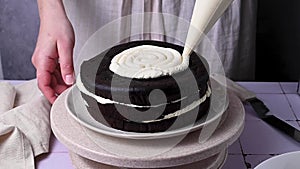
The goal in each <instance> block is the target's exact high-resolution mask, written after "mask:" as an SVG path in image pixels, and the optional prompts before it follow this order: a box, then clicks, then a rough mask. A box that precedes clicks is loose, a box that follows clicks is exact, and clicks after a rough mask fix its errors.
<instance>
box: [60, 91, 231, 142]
mask: <svg viewBox="0 0 300 169" xmlns="http://www.w3.org/2000/svg"><path fill="white" fill-rule="evenodd" d="M67 92H68V93H67V96H66V100H65V101H66V102H65V104H66V108H67V111H68V112H69V114H70V115H71V116H72V117H73V118H74V119H75V120H76V121H77V122H79V123H80V124H82V125H84V126H85V127H87V128H89V129H91V130H93V131H95V132H98V133H101V134H105V135H109V136H113V137H120V138H127V139H158V138H168V137H174V136H179V135H183V134H187V133H188V132H191V131H195V130H197V129H200V128H202V127H203V126H205V125H208V124H212V123H213V122H216V123H219V122H220V118H221V116H222V115H223V113H224V111H225V110H226V109H227V107H228V104H229V100H228V97H224V93H226V90H225V88H224V87H221V86H220V85H212V93H213V94H212V96H213V97H212V98H211V104H212V105H214V106H210V110H209V114H208V116H207V117H206V118H202V119H200V120H198V121H197V122H196V123H195V125H193V126H188V127H183V128H179V129H176V130H168V131H164V132H156V133H137V132H127V131H122V130H117V129H114V128H111V127H108V126H106V125H104V124H101V123H99V122H97V121H96V120H94V119H93V117H92V116H91V115H90V114H89V113H88V110H87V108H86V107H85V104H84V102H85V101H84V100H83V98H82V97H81V94H80V91H79V89H78V88H77V87H76V85H74V86H72V88H71V89H70V90H68V91H67ZM225 96H226V94H225ZM213 98H218V99H213ZM220 98H224V99H223V101H220V100H222V99H220ZM214 100H215V103H213V102H214ZM216 105H218V106H216Z"/></svg>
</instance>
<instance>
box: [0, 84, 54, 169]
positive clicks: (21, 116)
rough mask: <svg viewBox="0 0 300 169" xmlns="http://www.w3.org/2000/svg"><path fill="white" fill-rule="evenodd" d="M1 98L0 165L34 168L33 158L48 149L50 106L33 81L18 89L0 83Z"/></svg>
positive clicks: (20, 168)
mask: <svg viewBox="0 0 300 169" xmlns="http://www.w3.org/2000/svg"><path fill="white" fill-rule="evenodd" d="M0 96H1V100H2V101H1V102H0V110H6V111H5V112H0V166H1V168H6V169H10V168H11V169H16V168H18V169H34V168H35V165H34V157H35V156H37V155H39V154H42V153H46V152H48V150H49V140H50V134H51V128H50V121H49V114H50V103H49V102H48V101H47V100H46V98H45V97H44V96H43V95H42V94H41V93H40V92H39V89H38V88H37V83H36V80H35V79H33V80H30V81H27V82H25V83H23V84H21V85H17V86H12V85H11V84H9V83H7V82H0ZM8 103H9V104H8ZM9 105H10V109H9ZM11 105H12V106H11Z"/></svg>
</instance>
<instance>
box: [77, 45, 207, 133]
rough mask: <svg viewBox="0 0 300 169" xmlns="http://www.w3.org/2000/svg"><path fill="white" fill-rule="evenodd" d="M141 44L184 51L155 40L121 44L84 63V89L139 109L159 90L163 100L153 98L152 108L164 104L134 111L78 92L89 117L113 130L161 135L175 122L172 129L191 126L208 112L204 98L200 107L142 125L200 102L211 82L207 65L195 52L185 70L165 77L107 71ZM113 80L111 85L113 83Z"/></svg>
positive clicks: (132, 108)
mask: <svg viewBox="0 0 300 169" xmlns="http://www.w3.org/2000/svg"><path fill="white" fill-rule="evenodd" d="M140 45H155V46H160V47H169V48H173V49H175V50H177V51H179V52H180V53H182V50H183V47H181V46H178V45H174V44H170V43H166V42H158V41H134V42H129V43H125V44H121V45H118V46H115V47H113V48H111V49H109V50H107V51H105V52H103V53H101V54H99V55H98V56H96V57H94V58H92V59H90V60H88V61H85V62H84V63H83V64H82V65H81V70H80V75H81V80H82V82H83V84H84V86H85V88H86V89H87V90H89V91H90V92H91V93H94V94H95V95H98V96H100V97H103V98H107V99H110V100H113V101H116V102H119V103H126V104H133V105H139V106H149V105H151V104H150V101H149V94H150V93H151V92H152V91H153V90H154V89H159V90H161V91H163V93H164V95H165V97H166V99H163V98H161V97H156V98H155V99H154V101H155V103H154V104H153V105H156V104H165V105H164V106H158V107H155V108H153V107H151V108H147V107H146V108H134V107H130V106H126V105H116V104H101V103H97V101H96V100H95V99H94V98H92V97H90V96H87V95H85V94H84V93H81V94H82V96H83V98H84V99H85V101H86V102H87V103H88V106H87V108H88V111H89V113H90V114H91V116H92V117H93V118H94V119H95V120H97V121H98V122H100V123H103V124H106V125H108V126H111V127H113V128H116V129H120V130H125V131H133V132H162V131H165V130H168V129H169V128H170V127H171V126H172V125H173V124H174V122H175V125H174V126H172V128H179V127H183V126H186V125H188V124H193V123H194V122H195V120H197V119H199V118H201V117H202V116H204V115H205V114H206V113H207V111H208V109H209V105H210V98H207V100H205V101H204V102H203V103H202V104H201V105H200V106H197V107H196V108H194V109H193V110H191V111H189V112H187V113H185V114H183V115H180V116H179V117H173V118H169V119H164V120H160V121H155V122H147V123H145V122H143V121H149V120H155V119H162V118H163V117H164V116H165V115H168V114H170V113H173V112H176V111H177V110H180V109H182V108H184V107H186V106H187V105H190V104H191V103H192V102H194V101H196V100H199V98H201V97H203V96H204V95H205V94H206V91H207V90H208V86H209V85H210V83H209V75H208V71H207V70H206V68H207V67H208V66H207V63H206V62H205V61H203V59H201V57H199V56H197V55H196V53H192V54H191V56H190V63H189V69H188V70H185V71H182V72H179V73H176V74H174V75H172V76H168V75H167V76H162V77H159V78H152V79H130V78H126V77H121V76H119V75H116V74H114V73H113V72H112V71H110V70H109V65H110V62H111V60H112V58H113V57H114V56H115V55H117V54H118V53H120V52H122V51H124V50H126V49H129V48H131V47H135V46H140ZM202 61H203V62H202ZM112 79H113V81H114V83H112ZM191 81H194V82H195V83H196V85H195V86H193V87H192V86H191ZM112 95H113V97H112ZM184 97H187V99H184V100H180V99H182V98H184ZM128 98H129V99H128ZM152 101H153V100H152ZM174 101H176V102H174ZM152 103H153V102H152ZM162 108H163V109H162ZM161 110H162V111H161ZM119 111H120V112H119ZM133 119H134V120H133ZM178 120H179V121H178Z"/></svg>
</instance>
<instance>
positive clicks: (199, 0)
mask: <svg viewBox="0 0 300 169" xmlns="http://www.w3.org/2000/svg"><path fill="white" fill-rule="evenodd" d="M232 1H233V0H196V1H195V6H194V10H193V15H192V18H191V23H190V27H189V30H188V34H187V37H186V40H185V46H184V50H183V53H182V56H183V57H185V56H186V57H188V56H189V54H190V53H191V51H192V50H193V49H194V47H195V46H197V45H198V44H199V43H200V42H201V40H202V39H203V37H204V35H205V34H206V33H207V32H208V31H209V30H210V29H211V28H212V27H213V25H214V24H215V23H216V22H217V20H218V19H219V18H220V17H221V16H222V14H223V13H224V12H225V10H226V9H227V8H228V6H229V5H230V4H231V2H232Z"/></svg>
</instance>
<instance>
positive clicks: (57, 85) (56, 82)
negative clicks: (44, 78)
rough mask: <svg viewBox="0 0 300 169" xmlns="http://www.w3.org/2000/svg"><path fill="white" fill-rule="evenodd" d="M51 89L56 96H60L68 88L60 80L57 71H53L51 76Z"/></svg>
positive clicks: (59, 74)
mask: <svg viewBox="0 0 300 169" xmlns="http://www.w3.org/2000/svg"><path fill="white" fill-rule="evenodd" d="M52 77H53V78H52V81H53V82H52V87H53V90H54V91H55V92H56V93H57V94H61V93H62V92H63V91H65V90H66V89H67V88H68V86H67V85H66V84H65V82H64V81H63V80H62V77H61V73H60V71H59V70H55V71H54V72H53V76H52Z"/></svg>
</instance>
